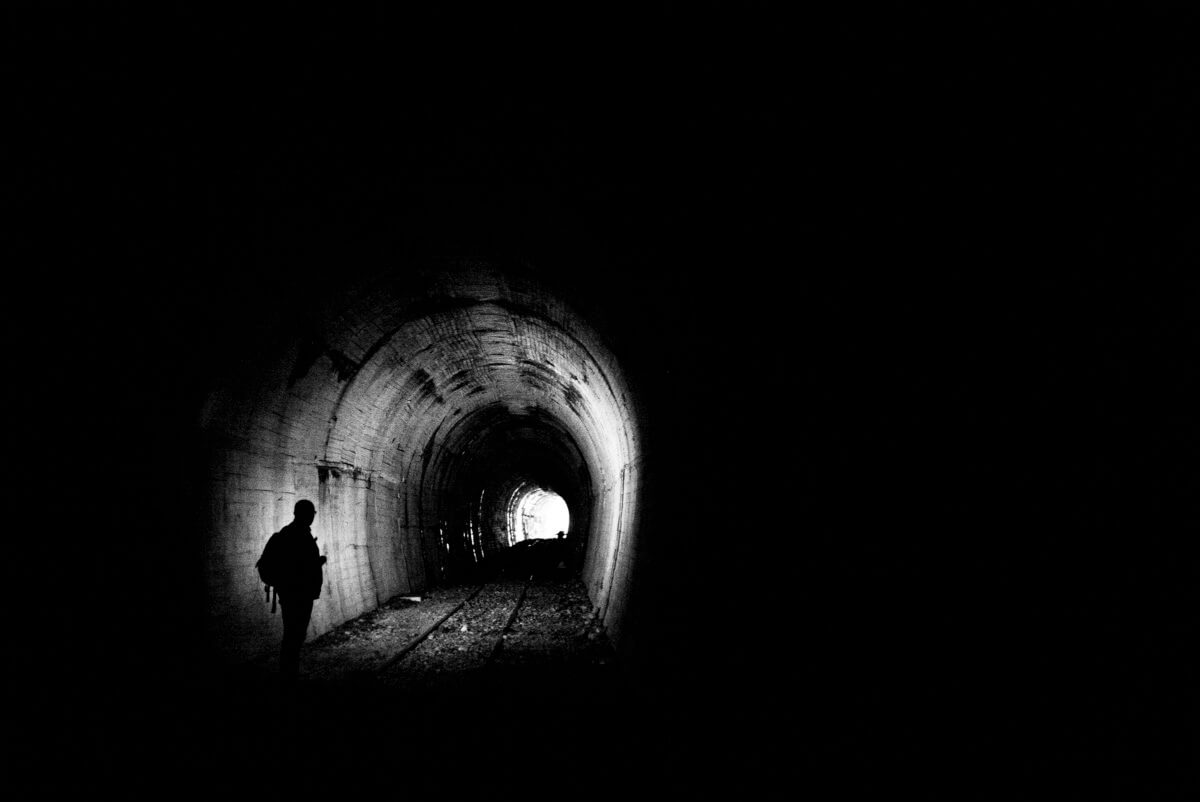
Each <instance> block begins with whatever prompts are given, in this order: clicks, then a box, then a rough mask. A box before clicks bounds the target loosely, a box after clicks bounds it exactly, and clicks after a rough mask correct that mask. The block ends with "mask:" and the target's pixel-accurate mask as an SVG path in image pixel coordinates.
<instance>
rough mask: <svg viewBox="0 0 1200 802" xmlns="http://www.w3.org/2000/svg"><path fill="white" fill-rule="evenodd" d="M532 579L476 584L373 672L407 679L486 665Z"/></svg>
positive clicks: (498, 647)
mask: <svg viewBox="0 0 1200 802" xmlns="http://www.w3.org/2000/svg"><path fill="white" fill-rule="evenodd" d="M532 579H533V577H532V576H529V577H527V578H526V579H524V580H506V579H492V580H488V581H485V582H483V583H481V584H480V585H478V586H477V587H476V588H475V589H474V590H472V591H471V592H470V593H469V594H467V596H466V597H465V598H464V599H463V600H462V601H461V602H459V603H458V604H457V605H455V606H454V607H453V608H452V609H451V610H449V611H448V612H447V613H446V614H444V615H443V616H441V617H440V618H439V619H437V620H436V621H434V622H433V623H432V624H430V625H428V626H427V627H426V628H425V629H424V630H422V631H421V632H420V633H418V634H417V635H416V636H415V637H413V638H412V639H411V640H410V641H409V642H408V643H407V644H405V645H404V647H403V648H401V649H400V651H398V652H397V653H396V654H395V655H393V656H392V657H391V658H390V659H388V660H387V661H386V662H385V663H383V664H382V665H381V666H379V668H378V670H377V674H378V675H379V676H380V677H381V678H383V679H399V678H401V677H408V678H410V679H411V678H413V677H419V676H420V675H423V674H429V673H446V672H452V671H472V670H479V669H484V668H487V667H488V666H489V665H491V664H492V663H493V662H494V661H495V660H496V658H497V657H498V656H499V655H500V653H501V652H502V651H503V649H504V641H505V637H506V636H507V635H508V633H509V632H510V631H511V630H512V627H513V624H514V622H515V621H516V620H517V618H518V616H519V615H520V612H521V607H522V605H523V603H524V601H525V598H526V595H527V593H528V590H529V586H530V583H531V581H532Z"/></svg>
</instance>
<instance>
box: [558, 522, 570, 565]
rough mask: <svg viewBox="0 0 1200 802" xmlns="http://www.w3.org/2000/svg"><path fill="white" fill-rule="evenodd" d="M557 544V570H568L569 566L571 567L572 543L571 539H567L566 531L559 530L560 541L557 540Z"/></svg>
mask: <svg viewBox="0 0 1200 802" xmlns="http://www.w3.org/2000/svg"><path fill="white" fill-rule="evenodd" d="M556 545H557V546H558V567H557V570H559V571H565V570H567V568H569V567H570V554H571V544H570V541H569V540H567V533H566V532H563V531H559V533H558V541H557V543H556Z"/></svg>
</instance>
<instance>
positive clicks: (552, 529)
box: [517, 490, 571, 540]
mask: <svg viewBox="0 0 1200 802" xmlns="http://www.w3.org/2000/svg"><path fill="white" fill-rule="evenodd" d="M517 512H518V520H519V521H520V522H521V530H522V534H523V535H524V538H523V539H525V540H541V539H545V538H552V537H557V536H558V533H559V532H564V533H566V532H569V531H570V527H571V513H570V511H569V510H568V509H567V502H566V501H564V500H563V498H562V496H560V495H558V494H557V493H555V492H553V491H548V490H534V491H533V492H531V493H529V495H527V496H525V498H523V499H521V502H520V505H519V507H518V510H517Z"/></svg>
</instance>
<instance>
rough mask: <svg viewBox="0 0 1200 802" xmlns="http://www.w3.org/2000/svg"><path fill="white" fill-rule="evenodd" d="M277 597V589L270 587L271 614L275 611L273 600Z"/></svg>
mask: <svg viewBox="0 0 1200 802" xmlns="http://www.w3.org/2000/svg"><path fill="white" fill-rule="evenodd" d="M278 598H279V591H277V590H276V589H275V588H271V613H272V614H274V613H275V600H276V599H278Z"/></svg>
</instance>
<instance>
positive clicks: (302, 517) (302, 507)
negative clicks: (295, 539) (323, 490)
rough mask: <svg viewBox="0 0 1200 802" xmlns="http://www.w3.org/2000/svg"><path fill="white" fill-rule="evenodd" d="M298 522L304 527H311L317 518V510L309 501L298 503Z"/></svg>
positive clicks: (304, 500)
mask: <svg viewBox="0 0 1200 802" xmlns="http://www.w3.org/2000/svg"><path fill="white" fill-rule="evenodd" d="M295 512H296V522H297V523H299V524H302V525H304V526H311V525H312V522H313V519H314V518H316V517H317V508H316V507H315V506H314V505H313V503H312V502H311V501H309V500H308V499H301V500H300V501H297V502H296V509H295Z"/></svg>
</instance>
